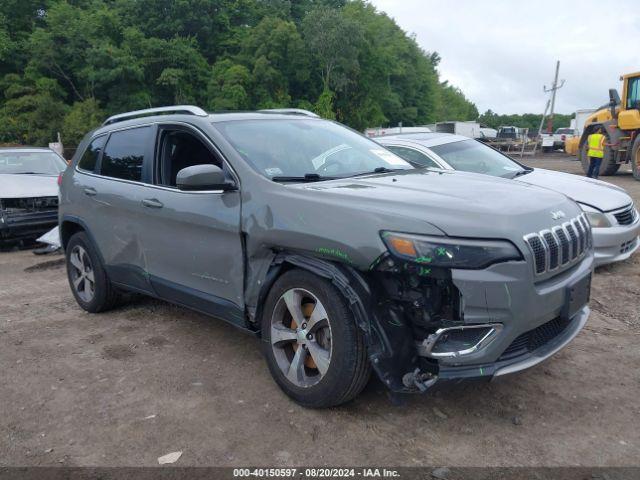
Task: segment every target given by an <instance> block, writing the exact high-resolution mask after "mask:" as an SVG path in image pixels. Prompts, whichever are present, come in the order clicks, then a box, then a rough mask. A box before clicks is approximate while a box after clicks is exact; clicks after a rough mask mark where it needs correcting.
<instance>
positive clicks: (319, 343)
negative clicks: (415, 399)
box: [262, 270, 371, 408]
mask: <svg viewBox="0 0 640 480" xmlns="http://www.w3.org/2000/svg"><path fill="white" fill-rule="evenodd" d="M292 312H293V313H292ZM296 318H297V319H298V322H296V320H295V319H296ZM299 322H300V323H301V324H300V323H299ZM262 340H263V342H262V344H263V350H264V354H265V357H266V360H267V364H268V366H269V370H270V372H271V375H272V376H273V378H274V380H275V381H276V383H277V384H278V385H279V386H280V388H281V389H282V390H283V391H284V392H285V393H286V394H287V395H288V396H289V397H291V398H292V399H293V400H295V401H296V402H297V403H299V404H300V405H302V406H305V407H311V408H326V407H332V406H335V405H340V404H342V403H345V402H348V401H349V400H352V399H353V398H355V397H356V396H357V395H358V394H359V393H360V392H361V391H362V389H363V388H364V387H365V385H366V384H367V381H368V380H369V376H370V374H371V365H370V363H369V359H368V358H367V349H366V346H365V342H364V337H363V335H362V332H361V331H360V329H359V328H358V326H357V325H356V322H355V320H354V318H353V314H352V312H351V310H350V309H349V306H348V305H347V302H346V301H345V299H344V297H343V296H342V294H341V293H340V292H339V291H338V290H337V289H336V288H335V287H334V286H333V285H332V284H331V283H330V282H329V281H327V280H326V279H324V278H320V277H318V276H316V275H314V274H312V273H310V272H307V271H304V270H291V271H289V272H287V273H285V274H284V275H282V276H281V277H280V278H279V279H278V280H277V281H276V282H275V284H274V285H273V287H272V288H271V291H270V292H269V295H268V296H267V299H266V302H265V308H264V310H263V315H262Z"/></svg>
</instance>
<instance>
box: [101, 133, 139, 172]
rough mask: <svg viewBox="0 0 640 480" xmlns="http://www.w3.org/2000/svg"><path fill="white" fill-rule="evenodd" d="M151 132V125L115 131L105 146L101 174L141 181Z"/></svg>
mask: <svg viewBox="0 0 640 480" xmlns="http://www.w3.org/2000/svg"><path fill="white" fill-rule="evenodd" d="M150 133H151V128H150V127H141V128H131V129H129V130H122V131H119V132H113V133H112V134H111V136H110V137H109V141H108V142H107V146H106V147H104V154H103V155H102V162H100V174H101V175H105V176H107V177H113V178H121V179H123V180H133V181H136V182H140V181H141V180H142V164H143V163H144V155H145V152H146V150H147V147H148V142H149V135H150Z"/></svg>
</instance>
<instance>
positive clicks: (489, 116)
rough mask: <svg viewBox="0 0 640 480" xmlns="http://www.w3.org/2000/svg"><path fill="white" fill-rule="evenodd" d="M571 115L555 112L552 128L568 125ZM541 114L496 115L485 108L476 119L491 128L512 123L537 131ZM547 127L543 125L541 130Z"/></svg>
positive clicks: (515, 125)
mask: <svg viewBox="0 0 640 480" xmlns="http://www.w3.org/2000/svg"><path fill="white" fill-rule="evenodd" d="M572 118H573V115H563V114H560V113H556V114H555V115H554V117H553V130H554V131H555V129H556V128H560V127H568V126H569V124H570V122H571V119H572ZM540 120H542V115H541V114H537V113H523V114H517V115H498V114H497V113H495V112H493V111H492V110H487V111H486V112H484V113H483V114H482V115H480V117H478V121H479V122H480V123H482V124H484V125H487V126H488V127H491V128H498V127H500V126H501V125H513V126H514V127H521V128H528V129H529V131H531V132H537V131H538V128H539V127H540ZM546 127H547V125H546V123H545V125H543V130H544V129H545V128H546Z"/></svg>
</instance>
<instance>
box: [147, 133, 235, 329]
mask: <svg viewBox="0 0 640 480" xmlns="http://www.w3.org/2000/svg"><path fill="white" fill-rule="evenodd" d="M154 160H155V161H154V185H153V186H150V187H149V189H148V191H147V192H146V195H145V198H144V199H143V200H142V204H143V206H144V207H145V210H146V218H145V224H144V226H143V228H141V230H142V234H141V235H142V236H143V237H144V241H143V242H142V244H143V245H144V253H145V261H146V268H147V271H148V274H149V279H150V282H151V285H152V286H153V289H154V290H155V292H156V293H157V294H158V295H159V296H160V297H162V298H166V299H168V300H170V301H173V302H175V303H178V304H182V305H185V306H188V307H190V308H194V309H196V310H200V311H203V312H205V313H208V314H211V315H214V316H217V317H221V318H223V319H225V320H229V321H231V322H232V323H236V324H240V325H244V298H243V293H244V288H243V286H244V264H243V262H244V255H243V250H242V241H241V235H240V192H239V191H238V190H235V191H228V192H223V191H181V190H179V189H178V188H177V187H176V175H177V173H178V172H179V171H180V170H181V169H183V168H185V167H189V166H192V165H200V164H207V163H210V164H214V165H217V166H219V167H221V168H222V169H223V170H224V171H225V173H227V174H228V175H232V173H231V170H230V167H229V166H228V165H227V164H226V163H225V162H224V160H223V159H222V156H221V155H220V154H219V152H218V151H217V149H216V148H215V146H214V145H213V144H212V143H211V142H210V141H209V140H208V139H207V138H206V137H205V136H204V135H203V134H201V133H200V132H199V131H196V130H195V129H192V128H190V127H186V126H184V125H172V124H166V125H161V126H159V128H158V134H157V141H156V148H155V158H154ZM236 183H237V182H236Z"/></svg>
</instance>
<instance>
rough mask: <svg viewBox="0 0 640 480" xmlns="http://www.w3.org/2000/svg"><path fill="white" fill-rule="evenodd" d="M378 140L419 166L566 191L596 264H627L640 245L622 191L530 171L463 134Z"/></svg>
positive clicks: (638, 218) (638, 219)
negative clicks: (585, 227)
mask: <svg viewBox="0 0 640 480" xmlns="http://www.w3.org/2000/svg"><path fill="white" fill-rule="evenodd" d="M375 141H376V142H378V143H380V144H382V145H384V146H385V147H386V148H388V149H389V150H391V151H393V152H394V153H396V154H398V155H399V156H401V157H402V158H404V159H405V160H407V161H408V162H410V163H411V164H413V165H414V166H421V167H431V168H440V169H445V170H462V171H465V172H474V173H482V174H486V175H492V176H495V177H503V178H511V179H514V180H517V181H518V182H522V183H528V184H531V185H537V186H540V187H546V188H549V189H551V190H556V191H558V192H561V193H564V194H565V195H567V196H568V197H570V198H571V199H573V200H575V201H576V202H577V203H578V204H579V205H580V207H581V208H582V210H584V212H585V213H586V215H587V217H588V218H589V221H590V222H591V226H592V227H593V243H594V246H595V264H596V266H600V265H605V264H607V263H612V262H618V261H621V260H626V259H627V258H629V257H630V256H631V255H632V254H633V253H634V252H635V251H636V250H637V249H638V247H640V241H639V240H638V234H640V215H639V214H638V210H637V209H636V208H635V206H634V204H633V200H632V199H631V197H630V196H629V195H628V194H627V193H626V192H625V191H624V189H622V188H620V187H617V186H615V185H612V184H610V183H606V182H602V181H600V180H594V179H591V178H587V177H580V176H577V175H572V174H569V173H562V172H555V171H552V170H545V169H542V168H530V167H527V166H524V165H522V164H520V163H518V162H516V161H515V160H513V159H511V158H510V157H508V156H506V155H504V154H502V153H500V152H498V151H497V150H495V149H493V148H491V147H489V146H487V145H485V144H483V143H481V142H478V141H476V140H472V139H470V138H467V137H462V136H459V135H451V134H447V133H422V134H400V135H390V136H385V137H378V138H375Z"/></svg>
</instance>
